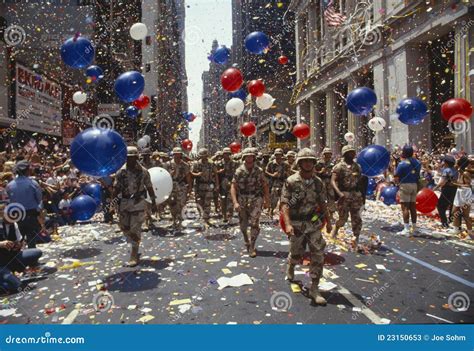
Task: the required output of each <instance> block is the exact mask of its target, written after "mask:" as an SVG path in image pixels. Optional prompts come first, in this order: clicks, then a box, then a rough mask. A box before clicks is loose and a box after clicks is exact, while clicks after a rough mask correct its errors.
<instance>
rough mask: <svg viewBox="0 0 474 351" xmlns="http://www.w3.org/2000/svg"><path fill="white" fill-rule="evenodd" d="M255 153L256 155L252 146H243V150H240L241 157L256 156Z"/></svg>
mask: <svg viewBox="0 0 474 351" xmlns="http://www.w3.org/2000/svg"><path fill="white" fill-rule="evenodd" d="M256 155H257V153H256V152H255V148H253V147H248V148H245V149H244V151H243V152H242V157H245V156H256Z"/></svg>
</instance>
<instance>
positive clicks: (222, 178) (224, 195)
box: [217, 147, 238, 223]
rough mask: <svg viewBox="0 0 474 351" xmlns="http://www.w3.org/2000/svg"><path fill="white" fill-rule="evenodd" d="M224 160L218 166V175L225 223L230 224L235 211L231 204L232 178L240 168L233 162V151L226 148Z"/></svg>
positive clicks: (223, 152)
mask: <svg viewBox="0 0 474 351" xmlns="http://www.w3.org/2000/svg"><path fill="white" fill-rule="evenodd" d="M222 155H223V158H222V160H221V161H220V162H219V163H218V164H217V169H218V170H217V174H218V177H219V185H220V187H219V188H220V196H221V213H222V218H223V219H224V223H228V222H229V219H230V218H232V213H233V211H234V209H233V206H232V204H231V200H232V199H231V196H230V186H231V184H232V178H233V177H234V173H235V170H236V169H237V167H238V164H237V162H235V161H234V160H232V158H231V155H232V151H231V150H230V148H228V147H226V148H224V150H223V151H222Z"/></svg>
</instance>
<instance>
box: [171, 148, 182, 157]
mask: <svg viewBox="0 0 474 351" xmlns="http://www.w3.org/2000/svg"><path fill="white" fill-rule="evenodd" d="M179 154H180V155H182V154H183V150H182V149H181V148H180V147H175V148H173V155H179Z"/></svg>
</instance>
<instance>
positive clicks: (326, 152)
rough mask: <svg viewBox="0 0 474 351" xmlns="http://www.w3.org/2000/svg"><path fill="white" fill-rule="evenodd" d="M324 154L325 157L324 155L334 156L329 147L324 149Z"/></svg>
mask: <svg viewBox="0 0 474 351" xmlns="http://www.w3.org/2000/svg"><path fill="white" fill-rule="evenodd" d="M322 154H323V155H324V154H332V150H331V149H330V148H328V147H325V148H324V149H323V152H322Z"/></svg>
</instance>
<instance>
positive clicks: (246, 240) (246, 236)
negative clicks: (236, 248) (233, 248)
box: [242, 232, 250, 253]
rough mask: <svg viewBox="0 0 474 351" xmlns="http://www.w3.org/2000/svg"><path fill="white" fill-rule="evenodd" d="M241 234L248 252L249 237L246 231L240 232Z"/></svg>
mask: <svg viewBox="0 0 474 351" xmlns="http://www.w3.org/2000/svg"><path fill="white" fill-rule="evenodd" d="M242 234H243V235H244V241H245V248H246V250H247V252H248V253H250V240H249V237H248V235H247V233H244V232H242Z"/></svg>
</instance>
